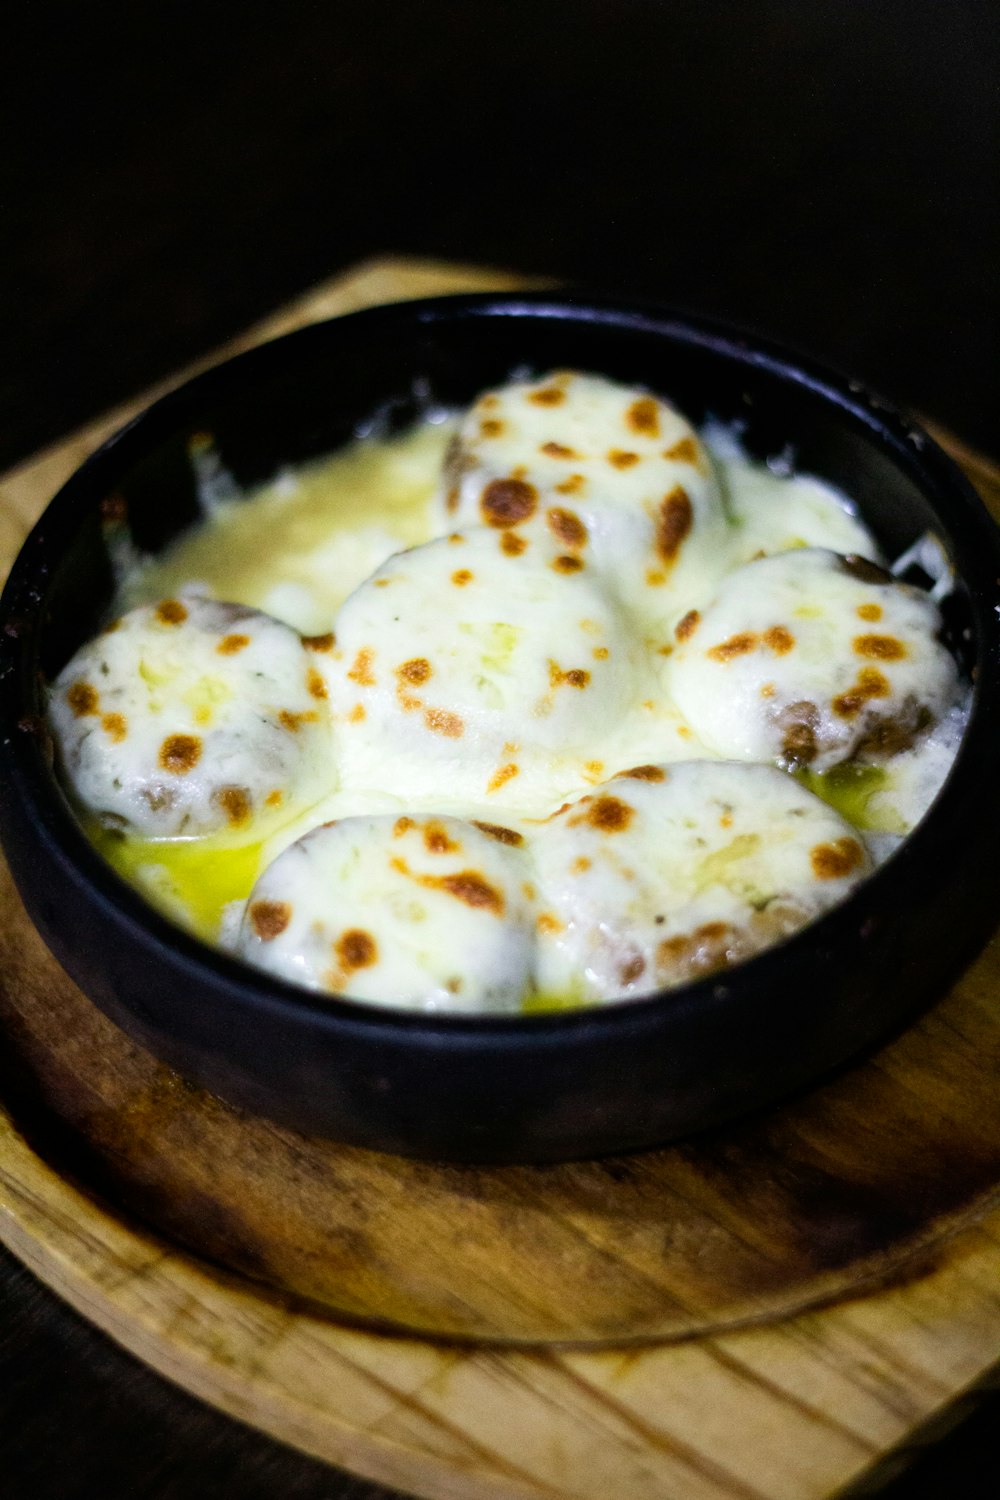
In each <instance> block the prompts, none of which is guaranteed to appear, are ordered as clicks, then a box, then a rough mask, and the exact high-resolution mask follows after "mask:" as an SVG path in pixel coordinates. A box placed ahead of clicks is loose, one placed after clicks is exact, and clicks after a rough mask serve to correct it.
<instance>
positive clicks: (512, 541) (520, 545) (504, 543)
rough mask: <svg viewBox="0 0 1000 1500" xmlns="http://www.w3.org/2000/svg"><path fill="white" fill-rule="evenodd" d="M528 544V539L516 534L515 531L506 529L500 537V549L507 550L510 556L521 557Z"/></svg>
mask: <svg viewBox="0 0 1000 1500" xmlns="http://www.w3.org/2000/svg"><path fill="white" fill-rule="evenodd" d="M527 545H528V542H527V539H526V538H525V537H523V536H515V534H514V532H513V531H505V532H504V534H503V536H502V537H501V538H500V550H501V551H502V552H506V554H507V556H508V557H520V556H521V553H522V552H523V551H524V550H525V548H526V547H527Z"/></svg>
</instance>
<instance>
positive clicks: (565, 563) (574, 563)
mask: <svg viewBox="0 0 1000 1500" xmlns="http://www.w3.org/2000/svg"><path fill="white" fill-rule="evenodd" d="M552 567H553V569H554V570H555V571H556V572H557V573H579V571H580V569H581V568H582V567H583V558H582V557H571V556H570V555H569V553H568V552H564V553H562V554H561V555H560V556H559V557H557V558H554V559H553V562H552Z"/></svg>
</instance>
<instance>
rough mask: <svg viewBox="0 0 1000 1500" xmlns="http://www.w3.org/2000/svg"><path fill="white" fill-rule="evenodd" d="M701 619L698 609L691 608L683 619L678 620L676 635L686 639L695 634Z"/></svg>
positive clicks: (681, 639)
mask: <svg viewBox="0 0 1000 1500" xmlns="http://www.w3.org/2000/svg"><path fill="white" fill-rule="evenodd" d="M700 620H701V615H700V614H699V612H698V610H696V609H689V610H688V612H687V614H686V615H685V616H684V618H683V619H682V620H678V622H677V627H676V629H675V630H674V635H675V636H676V637H677V639H678V640H679V641H686V640H687V639H688V637H689V636H692V635H694V633H695V631H696V630H697V629H698V622H699V621H700Z"/></svg>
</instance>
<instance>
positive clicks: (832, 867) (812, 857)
mask: <svg viewBox="0 0 1000 1500" xmlns="http://www.w3.org/2000/svg"><path fill="white" fill-rule="evenodd" d="M809 863H810V864H811V865H812V870H813V874H814V875H815V876H816V879H817V880H843V879H844V877H845V876H847V875H850V873H851V872H852V870H857V869H860V867H861V865H862V864H863V863H864V853H863V851H862V848H861V845H860V844H859V843H858V841H857V839H835V840H834V841H833V843H832V844H817V845H816V847H815V848H814V849H811V850H810V851H809Z"/></svg>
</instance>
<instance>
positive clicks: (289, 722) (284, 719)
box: [278, 708, 319, 734]
mask: <svg viewBox="0 0 1000 1500" xmlns="http://www.w3.org/2000/svg"><path fill="white" fill-rule="evenodd" d="M318 718H319V715H318V714H316V713H314V712H313V711H312V710H310V711H309V712H308V713H304V714H295V713H292V711H291V709H288V708H283V709H282V710H281V712H280V713H279V714H278V723H279V724H280V725H281V727H282V729H287V730H288V733H289V734H298V732H299V730H300V729H301V728H302V726H303V724H315V723H316V722H317V720H318Z"/></svg>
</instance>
